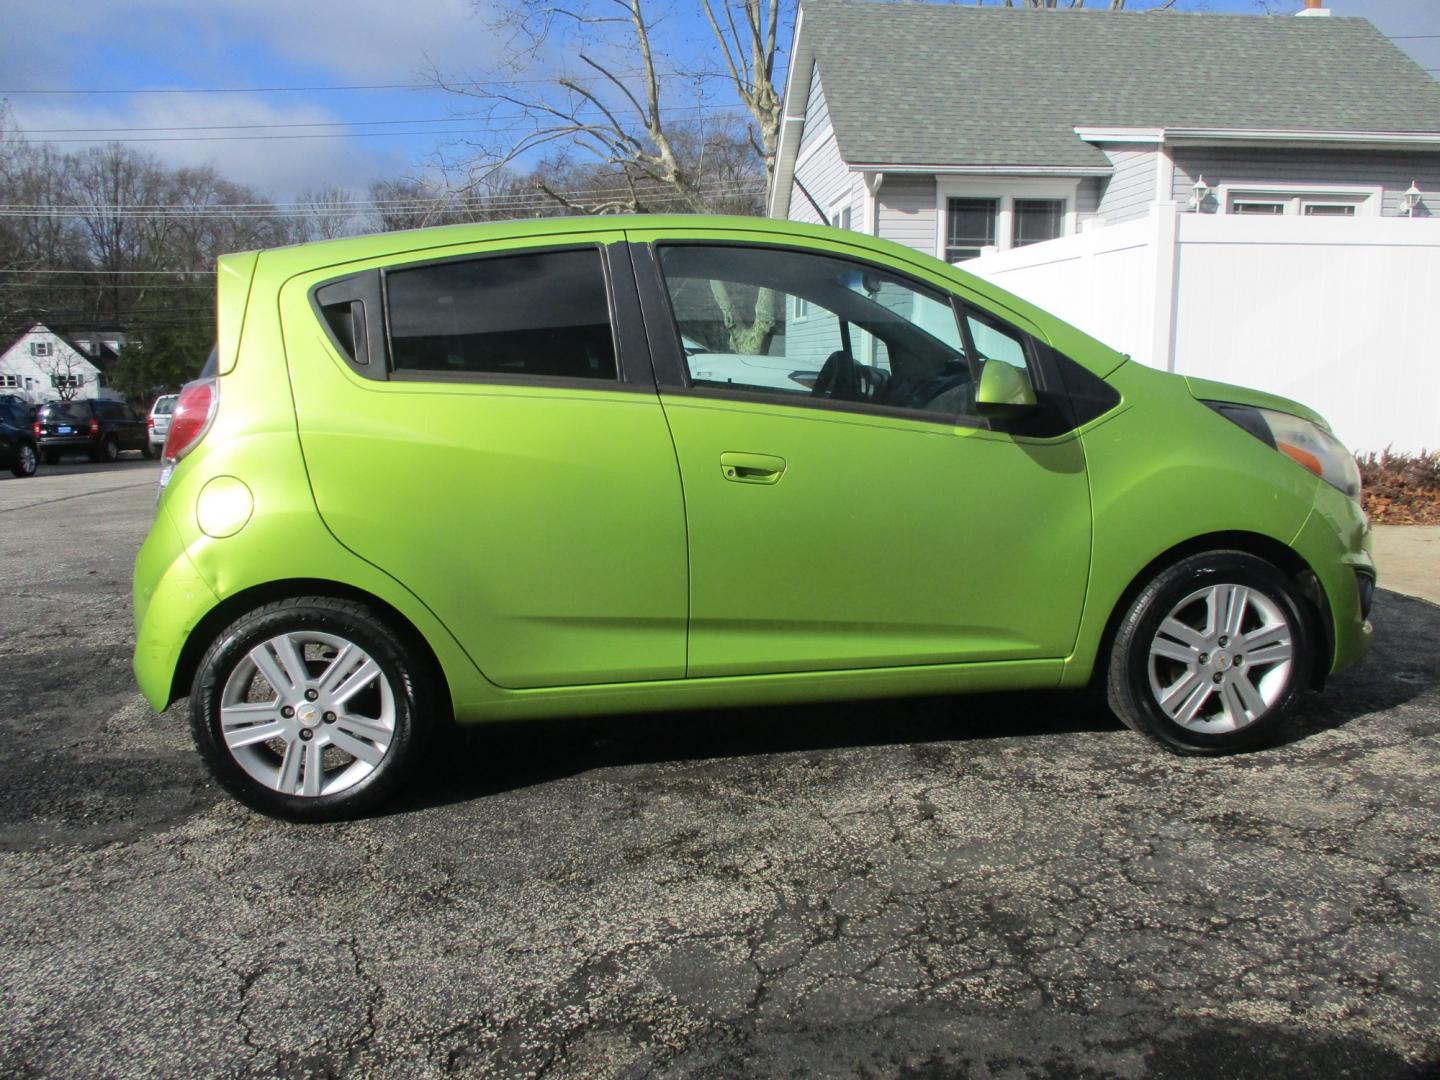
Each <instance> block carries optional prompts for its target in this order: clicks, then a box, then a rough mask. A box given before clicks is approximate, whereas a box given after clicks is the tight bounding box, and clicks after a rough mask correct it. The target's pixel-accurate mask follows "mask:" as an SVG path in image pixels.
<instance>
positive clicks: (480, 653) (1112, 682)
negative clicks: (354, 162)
mask: <svg viewBox="0 0 1440 1080" xmlns="http://www.w3.org/2000/svg"><path fill="white" fill-rule="evenodd" d="M218 279H219V281H218V287H219V309H220V310H221V311H222V312H225V313H227V314H225V315H224V316H223V317H222V318H221V320H220V324H219V341H218V344H217V347H216V350H215V352H214V354H212V359H211V361H210V363H209V364H207V366H206V370H205V372H204V374H203V375H202V377H201V378H200V379H198V380H196V381H195V382H192V383H190V384H188V385H187V386H186V387H185V388H184V390H183V391H182V392H181V395H180V400H179V401H178V402H176V405H175V410H174V416H173V419H172V421H171V427H170V437H169V440H168V442H167V443H166V446H165V457H166V462H167V468H166V469H165V470H164V471H162V473H161V479H162V484H163V485H164V486H163V489H162V492H161V495H160V498H159V501H158V504H157V512H156V520H155V524H154V526H153V528H152V529H151V532H150V535H149V537H148V538H147V539H146V541H145V544H144V546H143V547H142V548H141V550H140V553H139V556H138V559H137V562H136V568H135V615H136V627H137V635H136V646H135V672H136V675H137V677H138V680H139V683H140V688H141V690H142V691H143V692H144V694H145V696H146V698H147V699H148V701H149V702H150V704H151V705H152V706H153V707H154V708H156V709H164V708H166V707H167V706H168V705H169V704H170V703H171V702H172V701H174V700H175V699H176V698H179V697H185V696H187V695H188V696H189V698H190V715H191V729H192V732H193V734H194V737H195V740H196V743H197V744H198V747H199V749H200V752H201V754H202V756H203V757H204V759H205V761H206V763H207V764H208V765H209V767H210V769H211V770H212V771H213V773H214V775H215V777H216V778H217V779H218V781H219V782H220V783H221V784H222V785H224V786H225V787H226V788H227V789H228V790H229V791H230V792H232V793H233V794H234V795H235V796H237V797H238V798H240V799H242V800H244V801H245V802H247V803H249V804H250V805H251V806H254V807H257V808H259V809H261V810H263V811H265V812H267V813H271V814H278V815H283V816H287V817H292V818H300V819H310V820H315V819H321V818H332V817H338V816H344V815H348V814H354V813H359V812H361V811H363V810H365V809H367V808H370V807H373V806H375V805H376V804H377V803H378V802H379V801H380V800H381V799H383V798H384V797H385V796H386V795H387V794H389V793H390V792H392V791H394V790H395V788H396V786H397V785H398V784H399V783H401V782H402V780H403V779H404V777H405V776H406V775H408V774H411V773H412V770H413V768H414V766H415V765H416V763H417V761H418V760H419V758H420V754H421V751H422V748H423V747H424V745H425V743H426V739H427V736H428V734H429V733H431V732H433V731H434V729H435V728H436V727H438V726H439V725H441V724H444V723H448V722H449V721H450V720H452V719H453V720H454V721H456V722H458V723H462V724H483V723H486V722H490V721H498V720H509V719H526V718H532V717H541V716H558V715H577V714H584V713H600V712H622V711H633V710H641V709H651V710H678V709H683V708H714V707H716V706H722V705H753V704H771V705H785V704H790V703H793V702H798V701H816V700H821V699H827V698H832V699H833V698H864V697H888V696H893V695H898V694H931V693H944V694H959V693H974V692H979V691H988V690H1020V689H1031V690H1035V689H1056V688H1062V687H1071V688H1075V689H1080V688H1082V687H1086V686H1093V687H1094V688H1095V689H1096V690H1097V691H1098V694H1097V696H1098V697H1101V698H1103V699H1105V700H1107V701H1108V702H1109V705H1110V707H1111V709H1112V710H1113V712H1114V713H1115V715H1116V716H1117V717H1118V718H1119V719H1120V720H1121V721H1123V722H1124V723H1126V724H1128V725H1129V726H1130V727H1132V728H1134V729H1135V730H1136V731H1138V732H1141V733H1143V734H1145V735H1147V736H1149V737H1150V738H1152V739H1153V740H1154V741H1155V742H1157V743H1158V744H1160V745H1163V746H1165V747H1168V748H1169V749H1171V750H1174V751H1176V752H1179V753H1185V754H1220V753H1226V752H1231V751H1237V750H1243V749H1247V748H1252V747H1255V746H1258V745H1262V744H1264V743H1265V742H1267V741H1269V740H1273V739H1274V738H1275V737H1276V736H1277V734H1278V733H1279V732H1280V731H1281V730H1282V726H1281V725H1282V724H1283V722H1284V719H1285V716H1286V714H1287V712H1289V711H1290V710H1291V709H1292V708H1293V707H1294V706H1296V705H1297V703H1302V702H1304V701H1305V700H1306V699H1305V694H1306V692H1307V691H1309V690H1311V689H1315V688H1318V687H1320V686H1321V685H1322V684H1323V682H1324V680H1325V678H1326V676H1327V675H1329V674H1330V673H1332V672H1336V671H1340V670H1342V669H1343V668H1345V667H1347V666H1349V665H1350V664H1353V663H1355V662H1356V661H1357V660H1359V659H1360V657H1361V656H1362V655H1363V654H1364V652H1365V650H1366V647H1367V646H1368V644H1369V640H1370V633H1371V628H1370V622H1369V613H1370V601H1371V597H1372V595H1373V590H1374V586H1375V567H1374V563H1373V561H1372V560H1371V557H1370V530H1369V525H1368V522H1367V521H1366V519H1365V515H1364V514H1363V513H1362V512H1361V509H1360V503H1359V500H1360V483H1359V474H1358V471H1357V469H1356V465H1355V460H1354V458H1353V457H1351V456H1350V455H1349V453H1347V452H1346V450H1345V448H1344V447H1343V446H1342V445H1341V444H1340V443H1339V442H1338V441H1337V440H1336V438H1335V436H1334V435H1333V434H1332V433H1331V432H1330V430H1329V428H1328V427H1327V425H1326V423H1325V421H1324V420H1323V419H1322V418H1321V417H1319V416H1317V415H1316V414H1315V413H1314V412H1312V411H1311V410H1309V409H1307V408H1306V407H1305V406H1304V405H1301V404H1299V403H1297V402H1294V401H1290V400H1288V399H1285V398H1280V397H1275V396H1273V395H1269V394H1264V393H1260V392H1257V391H1254V390H1247V389H1245V388H1243V387H1238V386H1230V385H1225V384H1222V383H1216V382H1207V381H1205V380H1201V379H1195V378H1186V377H1182V376H1179V375H1174V374H1171V373H1168V372H1165V371H1158V370H1156V369H1154V368H1150V367H1147V366H1145V365H1144V364H1141V363H1138V362H1136V361H1134V360H1131V359H1130V358H1129V357H1127V356H1124V355H1122V354H1120V353H1118V352H1116V351H1115V350H1113V349H1110V348H1107V347H1106V346H1105V345H1103V344H1101V343H1100V342H1098V341H1096V340H1094V339H1093V338H1090V337H1088V336H1087V335H1085V334H1083V333H1081V332H1080V331H1079V330H1077V329H1075V328H1074V327H1072V326H1067V325H1066V324H1065V323H1063V322H1061V321H1060V320H1059V319H1056V318H1054V317H1053V316H1051V315H1048V314H1046V313H1045V312H1043V311H1041V310H1039V309H1037V308H1035V307H1034V306H1032V305H1030V304H1027V303H1026V302H1025V301H1023V300H1021V299H1019V298H1018V297H1015V296H1011V295H1010V294H1008V293H1006V292H1004V291H1002V290H1000V289H998V288H996V287H995V286H994V285H991V284H989V283H988V282H985V281H983V280H981V279H979V278H976V277H972V276H971V275H969V274H967V273H965V272H964V271H963V270H960V269H958V268H955V267H951V266H947V265H945V264H944V263H942V262H940V261H938V260H936V259H933V258H930V257H928V256H925V255H921V254H918V253H916V252H914V251H912V250H909V249H907V248H902V247H899V246H898V245H895V244H891V243H887V242H885V241H882V240H878V239H875V238H873V237H868V236H861V235H859V234H857V233H854V232H849V231H843V230H832V229H827V228H816V227H813V226H806V225H800V224H797V223H794V222H778V221H764V220H755V219H749V218H746V219H740V218H707V217H699V216H694V217H655V218H643V217H642V218H629V219H625V218H598V219H594V218H587V219H583V220H564V219H547V220H544V221H524V222H506V223H494V224H489V225H475V226H459V227H453V228H446V229H438V230H433V231H420V232H411V233H387V234H384V235H381V236H371V237H364V238H355V239H350V240H338V241H330V242H325V243H321V244H310V245H302V246H298V247H287V248H282V249H279V250H275V251H263V252H248V253H245V254H239V255H230V256H226V257H224V258H222V260H221V263H220V273H219V275H218ZM717 354H718V355H719V356H720V357H722V358H724V359H723V361H717V360H716V358H715V357H716V355H717ZM737 358H738V360H740V361H744V363H740V362H737ZM751 360H753V361H755V363H753V364H752V363H750V361H751ZM751 372H754V374H752V373H751ZM777 372H778V373H779V374H780V375H781V376H783V377H775V376H776V373H777ZM792 372H798V373H805V377H803V378H796V377H793V376H792V375H791V373H792ZM812 372H813V373H814V377H813V379H811V378H809V376H808V373H812ZM954 721H955V730H956V732H957V734H958V733H960V732H963V730H964V724H965V706H964V705H963V704H960V703H957V705H956V707H955V717H954ZM676 722H677V723H684V722H687V721H685V720H684V719H683V718H677V720H676ZM707 722H709V721H707ZM879 722H881V721H880V719H879V718H878V714H877V723H879Z"/></svg>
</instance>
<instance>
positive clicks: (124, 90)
mask: <svg viewBox="0 0 1440 1080" xmlns="http://www.w3.org/2000/svg"><path fill="white" fill-rule="evenodd" d="M615 77H616V78H617V79H647V78H649V76H648V75H647V74H646V73H645V72H644V71H617V72H616V73H615ZM656 77H657V79H659V80H660V81H661V82H665V81H668V80H675V79H679V80H682V81H685V82H693V81H695V80H696V79H718V78H728V77H729V76H728V75H727V74H726V73H725V72H722V71H667V72H661V73H660V74H658V75H657V76H656ZM561 79H564V80H565V81H566V82H573V83H578V84H581V85H583V84H585V83H609V82H611V79H609V78H608V77H606V76H604V75H566V74H563V73H562V74H560V75H555V76H552V77H549V78H544V79H491V80H489V81H488V82H483V83H482V82H478V81H477V82H471V83H469V84H466V83H463V82H460V81H456V82H453V83H448V84H441V83H360V84H353V85H347V86H198V87H180V86H167V87H91V88H85V89H70V88H62V87H45V88H39V87H26V88H24V89H21V88H18V87H17V88H11V89H8V90H5V89H0V94H17V95H18V94H24V95H27V96H29V95H69V96H86V95H93V96H96V97H100V96H114V95H132V94H297V93H305V94H314V93H330V92H332V91H351V90H361V91H364V90H442V91H446V92H453V93H463V92H464V87H465V86H466V85H469V86H527V85H552V86H553V85H556V84H557V83H559V81H560V80H561Z"/></svg>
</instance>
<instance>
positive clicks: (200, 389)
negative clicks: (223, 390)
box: [165, 379, 220, 465]
mask: <svg viewBox="0 0 1440 1080" xmlns="http://www.w3.org/2000/svg"><path fill="white" fill-rule="evenodd" d="M219 408H220V384H219V383H218V382H217V381H216V380H214V379H197V380H196V381H195V382H192V383H186V384H185V385H184V386H183V387H182V388H181V390H180V400H178V401H177V402H175V408H174V409H173V410H172V411H171V413H170V430H169V431H168V432H166V434H165V461H166V463H167V464H170V465H173V464H174V463H175V462H177V461H179V460H180V459H181V458H183V457H184V456H185V455H186V454H188V453H189V452H190V451H191V450H193V449H195V447H196V446H198V445H199V443H200V440H201V439H203V438H204V437H205V433H206V432H207V431H209V430H210V425H211V424H212V423H213V422H214V420H215V413H216V411H217V410H218V409H219Z"/></svg>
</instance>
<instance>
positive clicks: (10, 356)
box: [0, 327, 119, 403]
mask: <svg viewBox="0 0 1440 1080" xmlns="http://www.w3.org/2000/svg"><path fill="white" fill-rule="evenodd" d="M34 342H39V343H43V344H46V345H48V346H49V349H50V355H49V356H45V357H36V356H34V355H32V354H31V352H30V346H31V344H32V343H34ZM0 375H12V376H14V377H15V381H16V383H17V385H16V386H0V394H17V395H19V396H21V397H23V398H25V399H26V400H28V401H30V402H32V403H39V402H42V401H54V400H55V399H56V398H57V397H59V394H58V393H57V392H56V390H55V387H54V378H55V376H56V375H63V376H75V377H77V378H79V379H80V380H81V382H80V387H79V389H78V390H77V391H76V393H75V395H74V396H76V397H82V398H93V397H118V396H119V395H118V394H116V393H114V392H113V391H108V390H105V389H103V388H102V387H101V386H100V381H101V380H100V369H99V368H97V367H96V366H95V365H94V364H92V363H91V362H90V361H89V360H88V359H86V358H85V357H84V356H83V355H82V354H80V353H78V352H76V351H75V350H74V349H72V348H71V347H70V346H69V345H67V344H66V343H65V342H64V341H63V340H61V338H60V337H59V336H58V335H56V334H52V333H51V332H50V331H49V330H47V329H45V328H44V327H39V328H38V329H33V330H30V331H27V332H26V333H25V334H24V335H23V336H22V337H21V338H20V340H19V341H16V342H15V343H14V344H13V345H11V346H10V348H9V349H7V350H5V352H4V353H3V354H0ZM0 381H3V380H0Z"/></svg>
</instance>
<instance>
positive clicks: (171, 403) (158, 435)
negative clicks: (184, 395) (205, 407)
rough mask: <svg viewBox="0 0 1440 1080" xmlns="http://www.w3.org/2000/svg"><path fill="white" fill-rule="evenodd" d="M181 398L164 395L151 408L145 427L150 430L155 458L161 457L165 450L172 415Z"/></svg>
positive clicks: (176, 395) (173, 395)
mask: <svg viewBox="0 0 1440 1080" xmlns="http://www.w3.org/2000/svg"><path fill="white" fill-rule="evenodd" d="M179 398H180V395H179V394H162V395H161V396H160V397H158V398H156V399H155V404H154V405H151V406H150V414H149V415H148V416H147V417H146V419H145V425H146V427H147V428H149V433H150V449H151V452H152V453H153V455H154V456H155V457H159V456H160V451H161V450H163V449H164V448H165V436H166V435H168V434H169V433H170V413H171V411H172V410H173V409H174V408H175V402H176V401H178V400H179Z"/></svg>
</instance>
